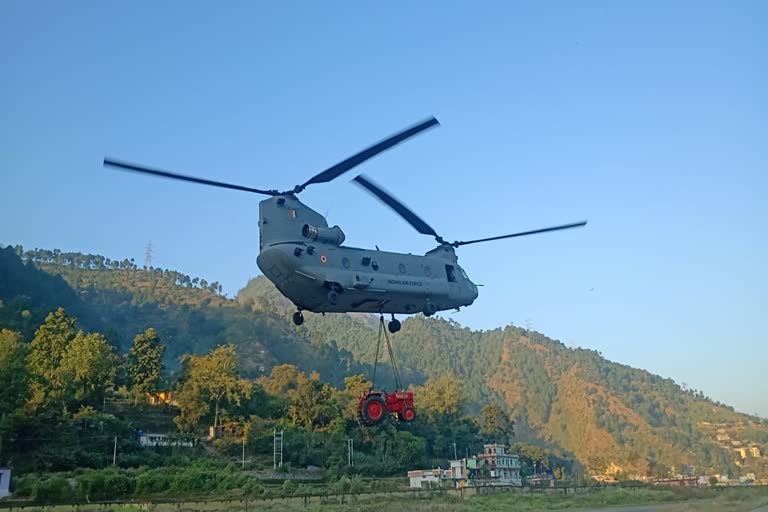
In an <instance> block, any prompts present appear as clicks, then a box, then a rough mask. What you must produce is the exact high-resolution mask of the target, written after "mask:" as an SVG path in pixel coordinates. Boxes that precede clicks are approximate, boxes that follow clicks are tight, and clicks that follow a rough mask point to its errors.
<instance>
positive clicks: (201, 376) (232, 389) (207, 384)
mask: <svg viewBox="0 0 768 512" xmlns="http://www.w3.org/2000/svg"><path fill="white" fill-rule="evenodd" d="M185 366H186V367H185V374H186V375H185V378H184V382H183V384H182V386H181V389H180V398H181V400H180V401H179V407H180V409H181V416H182V418H181V419H179V420H178V421H177V424H184V425H190V424H192V425H195V424H196V423H197V422H198V421H199V419H200V418H201V417H202V415H203V414H204V413H203V412H202V408H201V404H207V408H206V410H207V411H210V406H211V405H213V408H214V414H213V426H214V427H217V426H218V425H219V413H220V411H221V406H222V404H223V403H224V402H225V401H229V402H232V403H234V404H237V405H240V400H241V399H242V398H249V397H250V396H251V389H252V385H251V383H250V382H249V381H247V380H245V379H241V378H240V376H239V373H238V370H237V353H236V352H235V346H234V345H220V346H218V347H216V348H215V349H213V350H212V351H211V352H210V353H209V354H208V355H205V356H188V357H187V358H186V360H185Z"/></svg>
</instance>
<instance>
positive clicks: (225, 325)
mask: <svg viewBox="0 0 768 512" xmlns="http://www.w3.org/2000/svg"><path fill="white" fill-rule="evenodd" d="M22 259H23V260H24V261H25V262H26V263H24V262H22ZM0 299H2V301H3V304H2V307H0V327H11V328H14V329H16V330H19V331H21V332H23V333H24V334H25V336H27V337H29V328H30V326H36V325H38V324H39V323H40V322H41V320H42V317H44V315H45V314H46V313H47V311H49V310H51V309H53V308H54V307H55V306H59V305H62V306H64V307H65V308H72V310H73V312H75V313H76V316H77V317H78V318H79V320H80V322H81V323H83V324H84V326H85V327H87V328H89V329H111V330H112V332H113V333H114V334H113V337H114V343H115V344H116V345H117V346H118V347H120V348H121V349H122V350H126V349H127V344H126V341H127V340H130V339H131V338H132V336H133V335H135V334H136V333H138V332H141V331H143V330H144V329H146V328H147V327H150V326H151V327H154V328H155V329H156V330H157V331H158V333H160V336H161V339H163V340H164V342H165V343H166V344H167V346H168V349H167V351H166V362H167V364H168V366H169V367H170V368H171V369H176V368H178V360H177V358H178V356H179V355H180V354H183V353H187V352H193V353H203V352H205V351H207V350H209V349H210V348H211V347H212V346H214V345H216V344H218V343H223V342H231V343H234V344H235V345H236V346H237V350H238V353H239V354H240V358H241V362H242V364H243V373H244V375H247V376H252V377H255V376H258V375H260V374H262V373H265V372H269V371H270V369H271V367H272V366H274V365H276V364H280V363H293V364H296V365H297V366H299V367H300V368H302V369H303V370H305V371H311V370H317V371H318V372H319V373H320V374H321V376H322V378H323V379H324V380H328V381H330V382H332V383H335V384H339V383H341V382H342V381H343V378H344V376H346V375H350V374H354V373H360V372H363V373H366V374H368V375H370V373H371V363H372V362H373V359H374V354H375V350H376V336H377V330H376V329H377V319H376V317H375V316H374V317H371V316H370V315H327V316H320V315H308V316H307V321H306V322H305V324H304V325H302V326H301V327H296V326H294V325H293V324H292V323H291V322H290V320H289V315H290V314H291V313H292V311H293V310H292V307H291V306H290V304H289V303H288V302H287V301H286V300H285V299H284V298H283V297H282V296H281V295H280V294H279V292H277V290H276V289H275V288H274V287H273V286H272V285H271V283H270V282H269V281H267V280H266V279H264V278H263V277H258V278H255V279H253V280H251V281H250V282H249V283H248V284H247V285H246V286H245V287H244V288H243V290H241V291H240V293H238V295H237V297H236V299H228V298H226V297H223V296H222V295H220V293H219V287H218V284H217V283H211V284H208V283H207V282H206V281H204V280H203V279H199V278H190V277H189V276H187V275H184V274H181V273H179V272H175V271H169V270H163V269H155V268H150V269H142V268H138V267H137V266H136V265H135V264H134V263H133V262H131V261H130V260H123V261H112V260H109V259H107V258H104V257H102V256H98V255H82V254H76V253H73V254H63V253H61V252H59V251H41V250H36V251H27V252H24V251H23V249H21V248H20V247H19V248H16V249H12V248H6V249H3V250H1V251H0ZM393 343H394V344H395V350H396V352H397V355H398V363H399V364H400V366H401V370H402V373H404V375H405V380H406V382H407V383H409V384H421V383H423V382H424V381H425V379H427V378H434V377H439V376H442V375H453V376H458V377H459V378H460V379H461V381H462V384H463V392H464V394H465V395H466V398H467V401H468V403H469V404H470V409H471V411H473V412H477V411H479V409H480V407H481V406H482V404H484V403H489V402H495V403H502V404H503V405H504V406H505V407H506V408H507V410H509V411H511V412H512V414H513V415H514V417H515V419H516V421H517V427H516V430H517V431H518V435H519V437H520V438H523V439H534V440H538V441H540V442H543V443H546V444H548V445H550V446H558V447H560V448H562V449H563V450H564V451H566V452H569V453H572V454H574V455H575V456H576V457H577V458H578V459H579V461H581V462H582V463H584V464H586V465H587V466H588V467H589V469H590V470H591V471H592V472H596V473H599V472H614V473H615V472H618V473H623V474H626V475H628V474H632V475H635V474H640V475H644V474H649V475H652V474H666V473H668V472H669V470H670V467H674V468H675V470H676V471H680V472H682V470H683V469H685V468H686V467H694V468H696V470H697V471H698V472H718V473H726V472H727V473H730V474H736V473H737V472H738V471H739V470H741V471H757V472H759V473H763V474H765V473H766V470H767V469H768V467H767V466H768V464H767V463H766V459H765V457H762V456H755V454H760V455H762V454H764V453H765V451H766V448H767V447H768V446H767V445H768V425H766V422H765V421H762V420H760V419H758V418H754V417H751V416H748V415H745V414H740V413H737V412H735V411H734V410H733V409H732V408H730V407H727V406H725V405H723V404H719V403H715V402H713V401H712V400H710V399H709V398H708V397H706V396H704V394H703V393H701V392H698V391H694V390H686V389H683V388H681V387H680V386H679V385H677V384H676V383H675V382H674V381H672V380H671V379H665V378H662V377H659V376H656V375H652V374H650V373H648V372H646V371H644V370H639V369H634V368H631V367H628V366H625V365H621V364H617V363H614V362H611V361H607V360H606V359H604V358H602V357H601V356H600V354H598V353H596V352H594V351H590V350H584V349H571V348H568V347H565V346H564V345H563V344H562V343H560V342H558V341H555V340H551V339H549V338H547V337H546V336H544V335H542V334H540V333H537V332H529V331H527V330H525V329H521V328H518V327H515V326H506V327H504V328H498V329H493V330H489V331H473V330H471V329H468V328H466V327H463V326H461V325H459V324H458V323H456V322H453V321H450V320H443V319H440V318H431V319H427V318H424V317H422V316H416V317H413V318H409V319H407V320H406V321H405V322H403V329H402V331H401V332H400V333H398V334H397V335H396V337H395V339H394V341H393ZM381 373H384V375H385V376H388V375H389V373H388V372H387V371H385V372H380V373H379V375H381ZM387 385H390V386H391V382H389V383H387ZM753 446H754V447H755V448H756V451H755V450H751V448H752V447H753ZM739 466H740V467H739Z"/></svg>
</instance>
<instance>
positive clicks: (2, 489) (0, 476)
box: [0, 468, 11, 498]
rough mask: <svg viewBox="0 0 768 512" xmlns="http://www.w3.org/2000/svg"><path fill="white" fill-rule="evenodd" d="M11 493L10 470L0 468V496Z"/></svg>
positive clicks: (3, 496)
mask: <svg viewBox="0 0 768 512" xmlns="http://www.w3.org/2000/svg"><path fill="white" fill-rule="evenodd" d="M10 495H11V470H10V469H8V468H0V498H5V497H7V496H10Z"/></svg>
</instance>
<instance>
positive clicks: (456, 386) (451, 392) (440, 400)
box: [413, 374, 463, 416]
mask: <svg viewBox="0 0 768 512" xmlns="http://www.w3.org/2000/svg"><path fill="white" fill-rule="evenodd" d="M413 394H414V398H415V400H416V402H417V403H418V404H420V405H419V408H420V409H421V410H423V411H425V412H432V413H437V414H445V415H451V416H458V415H459V414H460V413H461V408H462V404H463V401H462V397H461V385H460V383H459V379H457V378H456V376H455V375H448V374H446V375H442V376H440V377H437V378H433V379H429V380H428V381H427V382H426V384H424V385H423V386H417V387H415V388H414V390H413ZM421 404H423V405H421Z"/></svg>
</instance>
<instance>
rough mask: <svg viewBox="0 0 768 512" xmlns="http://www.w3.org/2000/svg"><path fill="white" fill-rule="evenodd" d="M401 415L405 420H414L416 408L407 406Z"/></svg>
mask: <svg viewBox="0 0 768 512" xmlns="http://www.w3.org/2000/svg"><path fill="white" fill-rule="evenodd" d="M400 417H401V418H402V420H403V421H413V419H414V418H415V417H416V409H414V408H413V407H406V408H405V409H403V412H402V413H401V414H400Z"/></svg>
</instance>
